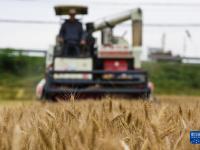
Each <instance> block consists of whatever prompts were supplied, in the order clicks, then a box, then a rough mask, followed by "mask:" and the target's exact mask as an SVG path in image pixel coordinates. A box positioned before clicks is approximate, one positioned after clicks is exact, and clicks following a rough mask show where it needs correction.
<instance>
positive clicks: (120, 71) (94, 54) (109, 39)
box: [36, 6, 152, 99]
mask: <svg viewBox="0 0 200 150" xmlns="http://www.w3.org/2000/svg"><path fill="white" fill-rule="evenodd" d="M72 8H73V9H75V10H76V13H77V14H79V15H80V14H81V15H83V14H87V10H88V9H87V7H84V6H56V7H55V12H56V15H68V12H69V10H70V9H72ZM127 20H131V22H132V25H131V26H132V45H129V44H128V42H127V41H126V40H125V39H124V38H123V37H117V36H114V35H113V29H114V27H115V26H116V25H118V24H120V23H122V22H125V21H127ZM97 31H100V32H101V36H102V39H101V46H99V47H98V48H97V47H95V38H94V37H93V35H92V34H93V33H94V32H97ZM86 35H87V38H86V46H84V47H82V53H81V54H80V56H76V57H68V56H64V55H62V51H63V47H62V45H61V44H60V43H58V42H57V44H56V46H54V47H53V48H51V49H50V50H48V53H47V58H46V74H45V79H43V80H42V81H41V82H40V83H39V84H38V86H37V88H36V95H37V97H38V98H44V99H55V97H56V96H60V97H62V96H63V98H65V99H67V98H69V97H70V96H71V95H75V96H76V95H77V96H78V97H88V96H92V97H96V96H102V95H124V96H130V97H139V98H145V99H148V98H149V97H150V94H151V92H152V84H150V82H149V81H148V74H147V72H146V71H144V70H142V69H141V60H140V54H141V52H142V11H141V9H132V10H130V11H128V12H126V13H124V14H120V15H119V16H118V17H115V18H111V19H109V20H103V21H102V22H100V23H93V22H90V23H87V24H86Z"/></svg>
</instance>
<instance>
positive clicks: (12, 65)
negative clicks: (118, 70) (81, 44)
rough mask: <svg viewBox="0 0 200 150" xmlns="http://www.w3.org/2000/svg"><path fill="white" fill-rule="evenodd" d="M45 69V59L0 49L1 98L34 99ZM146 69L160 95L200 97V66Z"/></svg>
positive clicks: (149, 64)
mask: <svg viewBox="0 0 200 150" xmlns="http://www.w3.org/2000/svg"><path fill="white" fill-rule="evenodd" d="M44 68H45V59H44V58H42V57H33V56H32V57H31V56H30V57H27V56H26V55H23V54H22V53H16V52H15V51H13V50H12V49H2V50H0V99H34V98H35V97H34V93H35V86H36V84H37V83H38V82H39V81H40V80H41V79H42V78H43V76H44ZM143 68H144V69H145V70H147V71H148V72H149V75H150V80H151V81H152V82H153V83H154V84H155V87H156V90H155V93H156V94H172V95H177V94H178V95H200V92H199V89H200V65H195V64H181V63H166V62H165V63H164V62H162V63H156V62H145V63H143Z"/></svg>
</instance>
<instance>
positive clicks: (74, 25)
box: [58, 9, 85, 56]
mask: <svg viewBox="0 0 200 150" xmlns="http://www.w3.org/2000/svg"><path fill="white" fill-rule="evenodd" d="M58 41H59V42H60V43H62V44H63V50H62V52H63V55H64V56H79V55H80V46H81V45H85V38H84V31H83V27H82V24H81V23H80V22H79V21H78V20H77V19H76V10H75V9H70V10H69V19H67V20H65V22H64V23H63V24H62V26H61V29H60V32H59V35H58Z"/></svg>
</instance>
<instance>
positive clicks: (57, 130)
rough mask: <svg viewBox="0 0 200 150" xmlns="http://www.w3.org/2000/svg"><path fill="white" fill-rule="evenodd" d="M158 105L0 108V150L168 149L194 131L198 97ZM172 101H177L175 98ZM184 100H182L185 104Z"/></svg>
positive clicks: (115, 102)
mask: <svg viewBox="0 0 200 150" xmlns="http://www.w3.org/2000/svg"><path fill="white" fill-rule="evenodd" d="M159 99H160V101H159V102H158V101H157V102H144V101H131V100H124V99H113V98H109V97H107V98H105V99H104V100H101V101H100V100H99V101H93V100H86V101H76V100H75V98H74V97H72V98H71V100H70V101H69V102H63V101H59V102H57V103H40V102H33V103H31V104H27V105H24V104H22V105H17V106H14V107H10V106H4V107H3V106H2V107H0V149H8V150H26V149H30V150H36V149H37V150H39V149H44V150H46V149H48V150H65V149H67V150H112V149H113V150H129V149H131V150H135V149H136V150H140V149H142V150H171V149H180V150H182V149H186V150H189V149H200V146H198V145H191V144H190V143H189V132H190V130H200V119H199V118H200V107H199V106H200V105H199V102H198V101H199V100H200V99H199V98H192V102H191V101H189V100H190V98H183V97H181V98H180V99H183V100H182V101H184V103H183V102H182V101H181V100H177V101H173V100H172V99H173V98H169V101H167V97H160V98H159ZM174 99H178V98H177V97H175V98H174ZM185 99H187V100H188V101H187V100H185Z"/></svg>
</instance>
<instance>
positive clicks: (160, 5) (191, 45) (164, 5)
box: [0, 0, 200, 57]
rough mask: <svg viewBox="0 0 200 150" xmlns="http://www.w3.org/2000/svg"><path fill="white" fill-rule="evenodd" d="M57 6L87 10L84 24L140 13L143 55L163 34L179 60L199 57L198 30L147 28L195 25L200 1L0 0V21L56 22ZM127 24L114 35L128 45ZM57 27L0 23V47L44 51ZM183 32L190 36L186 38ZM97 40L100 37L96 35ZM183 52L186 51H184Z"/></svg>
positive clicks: (193, 28)
mask: <svg viewBox="0 0 200 150" xmlns="http://www.w3.org/2000/svg"><path fill="white" fill-rule="evenodd" d="M58 4H81V5H87V6H89V14H88V15H87V16H84V17H79V18H80V19H81V20H82V21H83V22H89V21H100V20H101V19H105V18H109V16H115V14H119V13H122V12H123V11H127V10H129V9H132V8H136V7H140V8H142V10H143V23H144V28H143V48H144V53H143V54H144V55H145V54H146V52H147V51H148V48H149V47H161V46H162V37H163V35H164V34H165V50H166V51H167V50H172V52H173V54H175V55H176V54H179V55H181V56H189V57H200V42H199V39H200V26H196V27H192V26H186V27H150V26H146V25H147V24H198V25H200V9H199V8H200V2H199V0H123V1H121V0H0V20H3V19H11V20H13V19H14V20H33V21H34V20H37V21H38V20H39V21H52V22H59V18H58V17H56V16H55V13H54V10H53V7H54V6H55V5H58ZM128 24H129V22H127V23H125V24H122V25H120V26H117V27H116V29H115V30H114V32H115V34H117V35H123V33H125V32H127V34H126V35H125V37H126V38H127V39H128V41H131V40H130V39H131V28H130V26H128ZM59 28H60V27H59V24H19V23H18V24H17V23H5V22H0V47H1V48H4V47H12V48H22V49H38V50H39V49H41V50H46V49H48V47H49V46H50V45H53V44H54V43H55V36H56V35H57V33H58V31H59ZM186 31H188V32H189V33H190V35H191V36H187V34H186ZM95 36H97V37H99V34H98V33H97V34H95ZM184 49H185V50H184Z"/></svg>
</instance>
